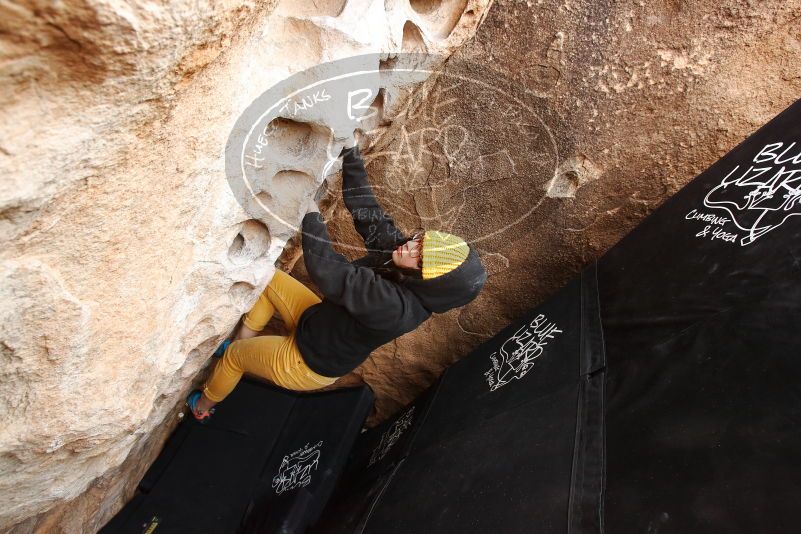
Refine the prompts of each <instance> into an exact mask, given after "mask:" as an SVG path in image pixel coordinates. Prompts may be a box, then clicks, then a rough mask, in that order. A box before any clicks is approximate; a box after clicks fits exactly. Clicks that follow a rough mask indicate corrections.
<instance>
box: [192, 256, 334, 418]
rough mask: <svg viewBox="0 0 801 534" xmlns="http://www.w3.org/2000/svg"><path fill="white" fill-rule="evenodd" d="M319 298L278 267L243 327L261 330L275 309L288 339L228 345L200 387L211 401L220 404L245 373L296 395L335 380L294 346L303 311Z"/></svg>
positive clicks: (263, 338)
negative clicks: (313, 367)
mask: <svg viewBox="0 0 801 534" xmlns="http://www.w3.org/2000/svg"><path fill="white" fill-rule="evenodd" d="M318 302H320V299H319V298H318V297H317V295H315V294H314V293H313V292H312V290H311V289H309V288H307V287H306V286H304V285H303V284H301V283H300V282H298V281H297V280H295V279H294V278H292V277H291V276H290V275H288V274H287V273H285V272H284V271H282V270H280V269H278V270H276V271H275V275H274V276H273V279H272V280H271V281H270V283H269V284H268V285H267V287H266V288H265V289H264V291H263V292H262V294H261V295H259V300H258V301H256V304H255V305H254V306H253V308H252V309H251V310H250V311H249V312H248V313H246V314H245V317H244V323H245V326H247V327H248V328H250V329H251V330H254V331H256V332H260V331H261V330H262V329H263V328H264V327H265V326H266V325H267V323H268V322H269V320H270V319H271V318H272V316H273V314H274V313H275V310H278V313H279V314H280V315H281V318H282V319H283V320H284V323H285V324H286V326H287V329H288V330H289V332H290V334H289V335H288V336H256V337H252V338H249V339H240V340H237V341H234V342H232V343H231V344H230V345H228V348H227V349H226V351H225V354H224V355H223V357H222V358H221V359H220V361H218V362H217V365H216V366H215V368H214V371H212V374H211V376H210V377H209V379H208V381H207V382H206V385H205V387H204V388H203V393H205V394H206V397H207V398H208V399H209V400H212V401H214V402H220V401H221V400H223V399H224V398H225V397H226V396H227V395H228V394H229V393H231V391H233V389H234V388H235V387H236V385H237V383H238V382H239V380H240V379H241V378H242V374H243V373H249V374H253V375H256V376H259V377H261V378H264V379H267V380H269V381H270V382H272V383H273V384H276V385H278V386H281V387H283V388H286V389H291V390H295V391H308V390H312V389H319V388H321V387H324V386H328V385H330V384H333V383H334V382H335V381H336V380H337V379H336V378H330V377H326V376H322V375H318V374H317V373H315V372H314V371H312V370H311V369H309V367H308V366H307V365H306V363H305V362H304V361H303V358H302V357H301V354H300V351H299V350H298V346H297V344H296V343H295V330H296V328H297V326H298V320H299V319H300V315H301V314H302V313H303V311H304V310H305V309H306V308H308V307H309V306H311V305H313V304H317V303H318Z"/></svg>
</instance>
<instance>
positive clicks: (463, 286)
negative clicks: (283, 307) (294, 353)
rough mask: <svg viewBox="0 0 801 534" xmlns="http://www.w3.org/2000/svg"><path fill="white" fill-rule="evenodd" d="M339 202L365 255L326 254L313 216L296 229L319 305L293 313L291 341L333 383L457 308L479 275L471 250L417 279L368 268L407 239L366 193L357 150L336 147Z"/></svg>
mask: <svg viewBox="0 0 801 534" xmlns="http://www.w3.org/2000/svg"><path fill="white" fill-rule="evenodd" d="M340 155H341V156H343V163H342V196H343V198H344V201H345V206H346V207H347V208H348V210H349V211H350V213H351V215H352V217H353V222H354V225H355V226H356V230H357V231H358V232H359V234H360V235H361V236H362V238H363V239H364V244H365V246H366V248H367V250H368V254H367V255H366V256H364V257H362V258H359V259H357V260H355V261H353V262H348V260H347V258H345V257H344V256H343V255H342V254H339V253H338V252H336V251H335V250H334V248H333V247H332V245H331V238H330V236H329V234H328V228H327V227H326V225H325V222H324V221H323V220H322V216H321V214H320V213H319V212H309V213H307V214H306V215H305V216H304V217H303V222H302V225H301V228H302V232H303V237H302V243H303V258H304V261H305V263H306V270H307V271H308V273H309V276H310V277H311V279H312V280H313V281H314V283H315V284H317V287H318V288H319V289H320V291H321V292H322V293H323V296H324V298H323V301H322V302H320V303H318V304H315V305H313V306H310V307H309V308H307V309H306V310H305V311H304V312H303V314H301V316H300V319H299V321H298V326H297V330H296V340H297V344H298V348H299V349H300V352H301V355H302V356H303V360H304V361H305V362H306V364H307V365H308V366H309V367H310V368H311V369H312V370H313V371H314V372H316V373H317V374H320V375H323V376H327V377H339V376H342V375H345V374H347V373H349V372H350V371H352V370H353V369H355V368H356V367H358V366H359V365H360V364H361V363H362V362H363V361H364V360H365V359H367V357H368V356H369V355H370V353H371V352H372V351H373V350H375V349H376V348H378V347H380V346H381V345H384V344H385V343H388V342H390V341H392V340H393V339H395V338H397V337H399V336H401V335H403V334H405V333H406V332H410V331H412V330H414V329H415V328H417V326H418V325H420V323H422V322H423V321H425V320H426V319H428V318H429V317H430V316H431V313H432V312H435V313H443V312H445V311H448V310H450V309H452V308H457V307H459V306H464V305H465V304H467V303H468V302H470V301H472V300H473V299H474V298H476V296H477V295H478V293H479V291H481V288H482V287H483V286H484V282H486V280H487V272H486V271H485V270H484V266H483V265H482V264H481V261H480V259H479V257H478V254H477V253H476V251H475V249H474V248H473V247H472V246H469V245H468V247H469V249H470V252H469V254H468V256H467V258H466V259H465V260H464V261H463V262H462V263H461V264H460V265H459V266H458V267H457V268H455V269H453V270H452V271H450V272H448V273H446V274H444V275H440V276H437V277H436V278H431V279H428V280H424V279H423V278H422V277H419V276H418V277H405V278H404V279H403V280H402V281H401V282H394V281H392V280H388V279H386V278H384V277H382V276H381V275H379V274H378V273H376V272H375V271H374V270H373V269H372V268H370V266H375V265H377V263H378V262H381V261H383V260H384V259H388V258H390V257H391V253H392V251H393V250H394V249H395V247H396V246H397V245H398V244H400V243H403V242H404V241H405V240H407V239H408V237H407V236H405V235H403V234H402V233H401V232H400V231H399V230H398V229H397V228H396V227H395V224H394V221H393V220H392V218H391V217H390V216H389V215H388V214H387V213H386V212H384V210H383V209H382V208H381V206H380V205H379V204H378V202H377V200H376V198H375V196H374V195H373V191H372V188H371V187H370V184H369V182H368V180H367V171H366V170H365V168H364V162H363V160H362V157H361V154H360V153H359V147H358V145H357V146H354V147H350V148H347V149H343V150H342V152H341V153H340Z"/></svg>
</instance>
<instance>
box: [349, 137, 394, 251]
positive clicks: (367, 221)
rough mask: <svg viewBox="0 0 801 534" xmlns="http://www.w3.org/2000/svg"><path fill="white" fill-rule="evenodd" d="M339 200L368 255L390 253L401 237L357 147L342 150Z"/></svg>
mask: <svg viewBox="0 0 801 534" xmlns="http://www.w3.org/2000/svg"><path fill="white" fill-rule="evenodd" d="M340 155H341V156H342V157H343V159H342V197H343V199H344V201H345V206H346V207H347V208H348V211H350V214H351V216H352V217H353V224H354V226H356V231H357V232H359V234H360V235H361V236H362V239H364V246H365V247H367V250H368V252H373V251H378V250H382V251H386V250H393V249H394V248H395V246H396V244H397V243H399V242H400V241H402V240H403V239H404V235H403V234H402V233H401V231H400V230H398V228H397V227H396V226H395V221H393V220H392V217H391V216H390V215H389V214H388V213H386V212H385V211H384V210H383V209H382V208H381V205H380V204H379V203H378V201H377V200H376V198H375V195H374V194H373V189H372V187H370V182H369V181H368V180H367V170H366V169H365V168H364V161H363V160H362V155H361V153H360V152H359V145H354V146H352V147H350V148H343V149H342V152H341V153H340Z"/></svg>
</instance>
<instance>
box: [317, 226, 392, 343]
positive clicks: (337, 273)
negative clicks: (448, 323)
mask: <svg viewBox="0 0 801 534" xmlns="http://www.w3.org/2000/svg"><path fill="white" fill-rule="evenodd" d="M301 225H302V226H301V227H302V230H303V237H302V245H303V260H304V262H305V263H306V271H307V272H308V273H309V277H310V278H311V279H312V281H313V282H314V283H315V284H316V285H317V287H318V288H319V289H320V291H321V292H322V293H323V295H324V296H325V297H326V298H327V299H329V300H331V301H333V302H335V303H337V304H339V305H340V306H343V307H344V308H345V309H347V310H348V312H350V314H351V315H353V316H354V317H355V318H356V319H358V320H359V321H360V322H361V323H362V324H364V325H366V326H368V327H372V328H386V327H387V325H392V324H400V322H401V320H402V315H403V310H404V305H403V303H404V298H403V295H400V294H399V293H400V292H401V288H400V286H399V285H398V284H395V283H393V282H390V281H388V280H385V279H384V278H382V277H381V276H379V275H378V274H376V273H375V272H374V271H373V270H372V269H370V268H369V267H361V266H358V265H353V264H351V263H349V262H348V260H347V258H345V256H343V255H342V254H340V253H338V252H337V251H335V250H334V247H333V246H332V245H331V237H330V235H329V234H328V229H327V228H326V226H325V222H324V221H323V218H322V216H321V215H320V212H319V211H309V212H308V213H307V214H306V215H305V216H304V217H303V222H302V223H301Z"/></svg>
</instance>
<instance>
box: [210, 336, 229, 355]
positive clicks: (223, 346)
mask: <svg viewBox="0 0 801 534" xmlns="http://www.w3.org/2000/svg"><path fill="white" fill-rule="evenodd" d="M230 344H231V340H230V339H226V340H225V341H223V342H222V343H220V346H219V347H217V350H215V351H214V354H212V356H213V357H215V358H222V357H223V354H225V349H227V348H228V345H230Z"/></svg>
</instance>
